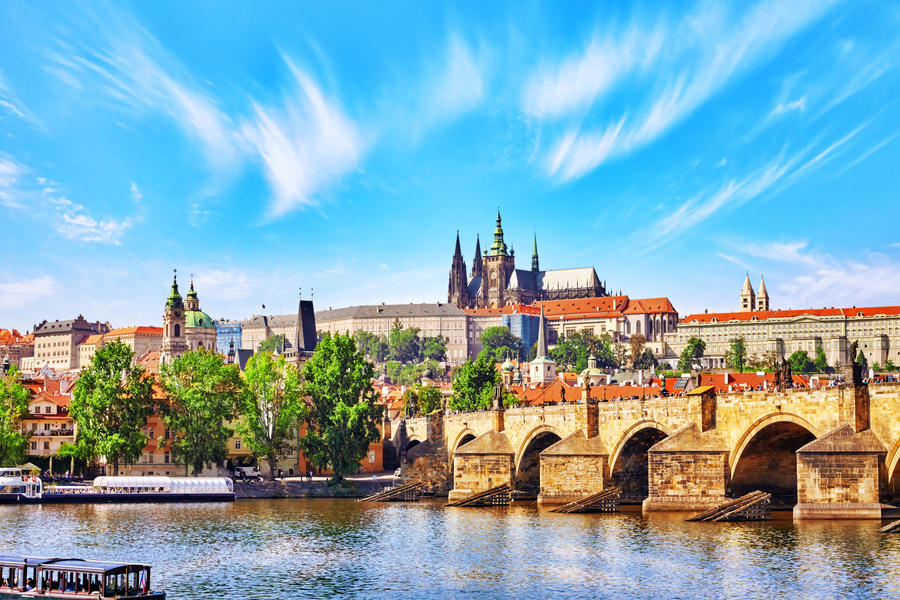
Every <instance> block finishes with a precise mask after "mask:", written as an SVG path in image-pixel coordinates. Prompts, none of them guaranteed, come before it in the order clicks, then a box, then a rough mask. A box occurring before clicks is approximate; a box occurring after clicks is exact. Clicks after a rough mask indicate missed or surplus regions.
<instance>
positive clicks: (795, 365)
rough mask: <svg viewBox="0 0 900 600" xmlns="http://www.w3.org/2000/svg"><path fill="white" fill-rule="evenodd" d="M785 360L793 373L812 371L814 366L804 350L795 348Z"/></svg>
mask: <svg viewBox="0 0 900 600" xmlns="http://www.w3.org/2000/svg"><path fill="white" fill-rule="evenodd" d="M787 361H788V363H789V364H790V365H791V371H793V372H794V373H812V372H813V371H814V370H815V368H816V367H815V364H814V363H813V361H812V359H810V358H809V354H807V353H806V351H805V350H797V351H796V352H794V353H793V354H791V355H790V356H789V357H788V359H787Z"/></svg>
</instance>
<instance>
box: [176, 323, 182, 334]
mask: <svg viewBox="0 0 900 600" xmlns="http://www.w3.org/2000/svg"><path fill="white" fill-rule="evenodd" d="M180 336H181V325H179V324H177V323H176V324H175V337H180Z"/></svg>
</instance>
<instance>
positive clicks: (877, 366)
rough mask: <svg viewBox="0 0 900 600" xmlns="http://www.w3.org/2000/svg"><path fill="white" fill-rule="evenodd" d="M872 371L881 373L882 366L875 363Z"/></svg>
mask: <svg viewBox="0 0 900 600" xmlns="http://www.w3.org/2000/svg"><path fill="white" fill-rule="evenodd" d="M872 370H873V371H875V372H876V373H877V372H879V371H881V365H879V364H878V363H873V364H872Z"/></svg>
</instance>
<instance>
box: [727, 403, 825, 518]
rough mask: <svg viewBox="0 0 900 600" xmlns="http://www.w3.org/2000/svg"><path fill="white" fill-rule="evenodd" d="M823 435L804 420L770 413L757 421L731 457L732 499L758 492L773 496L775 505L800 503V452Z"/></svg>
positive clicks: (739, 442) (730, 488)
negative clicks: (798, 465)
mask: <svg viewBox="0 0 900 600" xmlns="http://www.w3.org/2000/svg"><path fill="white" fill-rule="evenodd" d="M819 435H820V432H819V431H818V430H817V429H816V428H815V427H814V426H813V425H812V424H810V423H809V421H807V420H806V419H803V418H802V417H799V416H797V415H794V414H790V413H771V414H769V415H766V416H765V417H762V418H760V419H758V420H757V421H756V422H755V423H754V424H753V425H751V426H750V428H749V429H748V430H747V431H746V432H745V433H744V435H743V436H741V439H740V440H739V441H738V445H737V448H736V450H735V451H734V452H733V453H732V454H731V457H730V463H731V464H730V467H731V482H730V485H729V491H730V494H731V495H732V496H742V495H744V494H747V493H749V492H752V491H755V490H762V491H765V492H769V493H771V494H772V503H773V504H774V505H776V506H777V505H782V506H793V505H794V504H796V503H797V449H798V448H800V447H801V446H804V445H806V444H808V443H809V442H811V441H813V440H814V439H816V438H817V437H819Z"/></svg>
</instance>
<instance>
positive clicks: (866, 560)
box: [0, 500, 900, 600]
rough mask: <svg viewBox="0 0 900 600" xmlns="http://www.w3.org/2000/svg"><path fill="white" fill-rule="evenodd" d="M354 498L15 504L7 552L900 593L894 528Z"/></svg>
mask: <svg viewBox="0 0 900 600" xmlns="http://www.w3.org/2000/svg"><path fill="white" fill-rule="evenodd" d="M780 517H781V518H779V519H776V520H773V521H770V522H766V523H744V524H735V523H730V524H715V523H686V522H684V515H680V514H668V515H665V514H653V515H649V516H643V515H641V514H640V513H639V512H636V511H631V512H623V513H616V514H603V515H557V514H552V513H548V512H547V511H544V510H539V509H538V508H537V507H536V506H535V505H533V504H532V505H521V506H514V507H510V508H492V509H465V508H462V509H444V508H443V507H442V504H441V503H440V502H437V501H435V502H422V503H417V504H383V505H360V504H357V503H355V502H353V501H347V500H271V501H242V502H236V503H234V504H223V505H208V504H205V505H199V504H198V505H190V504H185V505H119V506H117V505H88V506H38V507H10V506H4V507H0V524H2V525H3V526H2V528H0V552H4V553H5V552H10V553H30V554H54V555H71V556H82V557H86V558H97V559H109V560H129V561H139V562H149V563H150V564H152V565H154V567H155V569H156V573H155V580H156V582H158V583H160V584H162V585H163V586H164V587H165V588H166V589H167V591H168V592H169V597H170V598H172V599H173V600H174V599H183V600H193V599H207V598H221V597H228V598H251V599H254V598H266V599H272V598H407V597H420V598H438V599H441V600H447V599H450V598H547V597H557V598H583V597H605V598H651V597H657V598H658V597H667V598H686V597H690V598H716V599H719V598H733V597H740V598H754V597H791V598H815V599H816V600H824V599H826V598H845V597H861V598H862V597H871V598H898V597H900V573H898V569H897V565H898V559H900V536H897V535H894V536H889V535H883V534H879V533H877V528H878V522H866V521H859V522H811V523H803V524H801V525H796V526H795V525H794V523H793V522H792V521H791V520H790V519H789V515H788V516H787V517H785V515H780Z"/></svg>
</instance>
